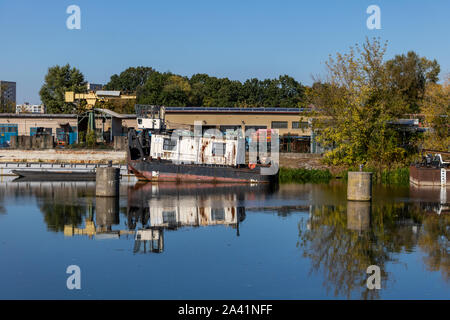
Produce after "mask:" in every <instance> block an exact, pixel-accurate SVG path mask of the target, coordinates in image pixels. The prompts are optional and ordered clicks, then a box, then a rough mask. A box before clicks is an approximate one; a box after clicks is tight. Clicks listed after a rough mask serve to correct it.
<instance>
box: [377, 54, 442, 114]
mask: <svg viewBox="0 0 450 320" xmlns="http://www.w3.org/2000/svg"><path fill="white" fill-rule="evenodd" d="M386 68H387V73H388V77H389V81H390V85H391V87H392V89H393V90H395V91H397V93H398V94H400V95H402V96H403V98H404V100H405V101H406V102H407V104H408V112H410V113H417V112H418V111H419V104H420V101H421V100H422V99H423V97H424V94H425V89H426V86H427V84H428V83H436V82H437V81H438V80H439V78H438V75H439V72H440V66H439V64H438V63H437V61H436V60H433V61H430V60H428V59H426V58H424V57H419V55H418V54H417V53H415V52H414V51H409V52H408V53H407V54H406V55H404V54H402V55H396V56H395V57H394V58H393V59H391V60H388V61H387V62H386Z"/></svg>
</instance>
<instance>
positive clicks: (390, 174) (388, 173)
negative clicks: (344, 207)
mask: <svg viewBox="0 0 450 320" xmlns="http://www.w3.org/2000/svg"><path fill="white" fill-rule="evenodd" d="M349 171H359V168H348V169H347V170H345V172H343V173H342V174H337V175H334V176H333V175H332V174H331V172H330V171H329V170H328V169H326V170H320V169H303V168H299V169H293V168H285V167H281V168H280V172H279V181H280V182H282V183H283V182H298V183H307V182H313V183H321V182H323V183H328V182H329V181H330V180H331V179H333V178H338V177H342V178H344V180H347V178H348V172H349ZM363 171H368V172H373V181H372V182H373V183H381V184H393V185H408V184H409V168H396V169H383V170H381V171H380V170H379V169H376V168H364V170H363Z"/></svg>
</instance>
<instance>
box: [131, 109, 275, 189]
mask: <svg viewBox="0 0 450 320" xmlns="http://www.w3.org/2000/svg"><path fill="white" fill-rule="evenodd" d="M136 115H137V122H138V131H136V130H134V129H130V130H129V132H128V156H127V157H128V169H129V171H130V172H131V173H133V174H134V175H135V176H136V177H137V178H138V179H139V180H143V181H172V182H174V181H175V182H209V183H274V182H278V163H275V162H274V161H273V160H271V159H270V158H268V157H266V158H264V157H257V158H256V161H253V162H252V161H246V145H245V144H246V141H245V138H243V137H242V135H241V134H239V133H237V134H235V135H228V134H227V135H226V137H224V136H223V135H222V134H220V133H219V134H216V133H212V134H211V133H209V134H208V133H207V132H202V131H200V134H198V133H195V130H191V129H192V128H190V129H186V128H184V129H173V128H171V129H168V128H167V127H166V122H165V108H164V107H161V106H147V105H136ZM268 159H270V160H268ZM269 169H270V170H269Z"/></svg>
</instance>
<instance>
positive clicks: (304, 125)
mask: <svg viewBox="0 0 450 320" xmlns="http://www.w3.org/2000/svg"><path fill="white" fill-rule="evenodd" d="M308 126H309V125H308V122H307V121H302V122H300V121H292V129H302V130H304V129H308Z"/></svg>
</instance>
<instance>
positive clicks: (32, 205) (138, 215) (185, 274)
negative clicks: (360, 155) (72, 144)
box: [0, 182, 450, 299]
mask: <svg viewBox="0 0 450 320" xmlns="http://www.w3.org/2000/svg"><path fill="white" fill-rule="evenodd" d="M345 196H346V186H345V184H342V183H338V182H336V183H331V184H297V185H295V184H294V185H293V184H286V185H280V186H279V187H274V188H268V187H265V186H240V185H221V186H214V185H207V184H183V185H175V184H145V185H140V184H136V185H134V184H123V185H121V195H120V197H119V198H118V199H105V198H96V197H95V184H93V183H70V182H61V183H40V182H3V183H0V257H1V263H0V298H1V299H16V298H25V299H35V298H38V299H79V298H82V299H336V298H338V299H348V298H352V299H449V298H450V255H449V234H450V208H449V204H448V202H450V201H448V200H446V199H450V190H449V189H447V192H446V193H445V192H441V190H440V189H415V188H412V187H411V188H410V187H381V186H376V187H374V194H373V197H374V200H373V202H372V203H357V202H347V201H346V198H345ZM70 265H76V266H79V268H80V270H81V289H80V290H76V289H74V290H69V289H68V288H67V285H66V282H67V279H68V277H70V276H71V274H68V273H66V269H67V267H68V266H70ZM370 265H376V266H379V267H380V270H381V289H380V290H377V289H374V290H369V289H368V288H367V278H368V277H369V276H370V275H369V274H367V273H366V270H367V267H368V266H370Z"/></svg>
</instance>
